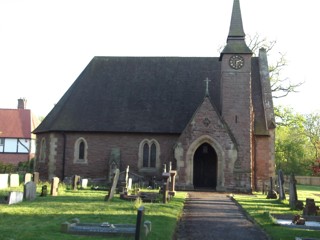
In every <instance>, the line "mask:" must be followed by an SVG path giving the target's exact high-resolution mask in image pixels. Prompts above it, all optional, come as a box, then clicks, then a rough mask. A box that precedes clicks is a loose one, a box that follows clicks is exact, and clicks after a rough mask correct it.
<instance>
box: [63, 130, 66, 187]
mask: <svg viewBox="0 0 320 240" xmlns="http://www.w3.org/2000/svg"><path fill="white" fill-rule="evenodd" d="M62 137H63V149H62V181H63V180H64V176H65V165H66V146H67V136H66V134H65V133H64V132H62Z"/></svg>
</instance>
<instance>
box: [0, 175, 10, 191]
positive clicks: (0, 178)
mask: <svg viewBox="0 0 320 240" xmlns="http://www.w3.org/2000/svg"><path fill="white" fill-rule="evenodd" d="M8 178H9V174H7V173H2V174H0V189H5V188H8Z"/></svg>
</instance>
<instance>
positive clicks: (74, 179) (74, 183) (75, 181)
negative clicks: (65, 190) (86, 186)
mask: <svg viewBox="0 0 320 240" xmlns="http://www.w3.org/2000/svg"><path fill="white" fill-rule="evenodd" d="M79 183H80V176H79V175H74V176H73V177H72V189H73V190H77V189H78V185H79Z"/></svg>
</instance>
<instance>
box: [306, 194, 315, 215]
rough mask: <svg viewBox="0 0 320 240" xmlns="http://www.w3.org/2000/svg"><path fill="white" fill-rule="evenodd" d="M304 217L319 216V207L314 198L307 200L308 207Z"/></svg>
mask: <svg viewBox="0 0 320 240" xmlns="http://www.w3.org/2000/svg"><path fill="white" fill-rule="evenodd" d="M303 215H308V216H315V215H317V206H316V203H315V201H314V199H312V198H307V199H306V206H305V207H304V209H303Z"/></svg>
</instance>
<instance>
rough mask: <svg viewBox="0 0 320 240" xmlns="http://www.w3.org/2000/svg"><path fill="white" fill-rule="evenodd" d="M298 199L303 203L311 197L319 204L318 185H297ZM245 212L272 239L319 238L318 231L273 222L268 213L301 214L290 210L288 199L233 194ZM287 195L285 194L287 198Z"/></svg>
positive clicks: (319, 188) (319, 191)
mask: <svg viewBox="0 0 320 240" xmlns="http://www.w3.org/2000/svg"><path fill="white" fill-rule="evenodd" d="M297 192H298V199H299V200H301V201H303V202H304V204H305V200H306V198H313V199H314V200H315V202H316V205H317V206H320V186H304V185H297ZM234 198H235V200H236V201H237V202H238V203H239V204H240V205H241V206H242V208H243V209H244V210H245V211H246V212H247V214H248V215H249V216H250V217H251V218H253V219H254V220H255V221H256V222H257V223H258V224H259V225H260V226H261V227H262V228H263V229H264V230H265V231H266V232H267V234H268V235H269V236H270V237H271V239H274V240H289V239H290V240H292V239H295V237H306V238H319V237H320V231H315V230H306V229H297V228H290V227H285V226H280V225H277V224H275V222H274V219H272V218H270V214H291V215H295V214H300V215H301V214H302V211H293V210H290V207H289V201H288V200H284V201H280V200H277V199H266V195H263V194H261V193H255V194H253V195H241V194H237V195H235V196H234ZM288 198H289V196H288V195H287V199H288Z"/></svg>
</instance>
